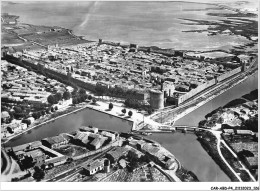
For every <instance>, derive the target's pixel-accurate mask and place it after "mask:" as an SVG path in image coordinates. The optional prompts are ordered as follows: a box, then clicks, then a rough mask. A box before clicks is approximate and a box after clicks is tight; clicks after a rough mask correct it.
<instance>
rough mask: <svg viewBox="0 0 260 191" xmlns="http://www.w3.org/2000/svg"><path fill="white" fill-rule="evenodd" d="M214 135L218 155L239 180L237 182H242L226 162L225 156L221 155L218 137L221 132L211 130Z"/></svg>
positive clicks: (219, 137)
mask: <svg viewBox="0 0 260 191" xmlns="http://www.w3.org/2000/svg"><path fill="white" fill-rule="evenodd" d="M211 132H212V133H213V134H214V135H215V137H216V138H217V149H218V153H219V156H220V157H221V159H222V161H224V163H225V164H226V166H227V167H228V168H229V170H230V171H231V172H232V173H233V174H234V175H235V176H236V178H237V179H238V180H239V182H243V181H242V179H241V178H240V176H239V175H238V174H237V173H236V172H235V171H234V170H233V168H232V167H231V166H230V165H229V164H228V162H227V161H226V159H225V157H224V156H223V155H222V153H221V150H220V143H221V141H220V139H221V136H220V134H221V132H217V131H211Z"/></svg>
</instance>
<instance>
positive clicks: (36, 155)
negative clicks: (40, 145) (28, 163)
mask: <svg viewBox="0 0 260 191" xmlns="http://www.w3.org/2000/svg"><path fill="white" fill-rule="evenodd" d="M25 157H29V158H31V159H32V163H33V164H34V165H35V166H41V165H42V164H44V163H45V160H46V155H45V154H44V153H43V152H42V151H41V149H35V150H31V151H28V152H26V153H25Z"/></svg>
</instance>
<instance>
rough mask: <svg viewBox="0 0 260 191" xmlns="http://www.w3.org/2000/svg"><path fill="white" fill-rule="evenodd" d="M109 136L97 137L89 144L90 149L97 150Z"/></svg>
mask: <svg viewBox="0 0 260 191" xmlns="http://www.w3.org/2000/svg"><path fill="white" fill-rule="evenodd" d="M106 139H107V138H105V137H97V138H95V139H94V140H93V141H91V143H90V144H89V147H90V149H92V150H97V149H99V148H100V147H101V146H102V145H103V143H104V142H105V141H106Z"/></svg>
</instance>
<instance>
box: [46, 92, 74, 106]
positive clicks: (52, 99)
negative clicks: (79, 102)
mask: <svg viewBox="0 0 260 191" xmlns="http://www.w3.org/2000/svg"><path fill="white" fill-rule="evenodd" d="M70 98H71V93H70V92H69V91H65V92H64V93H63V94H62V93H60V92H57V93H56V94H54V95H53V94H52V95H49V96H48V98H47V101H48V103H50V104H51V105H53V104H57V103H58V102H59V101H60V100H62V99H65V100H68V99H70Z"/></svg>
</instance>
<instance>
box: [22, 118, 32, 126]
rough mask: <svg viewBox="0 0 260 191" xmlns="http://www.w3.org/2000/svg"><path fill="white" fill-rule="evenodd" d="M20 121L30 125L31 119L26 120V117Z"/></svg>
mask: <svg viewBox="0 0 260 191" xmlns="http://www.w3.org/2000/svg"><path fill="white" fill-rule="evenodd" d="M22 123H25V124H27V125H28V126H29V125H31V121H30V120H28V119H23V120H22Z"/></svg>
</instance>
